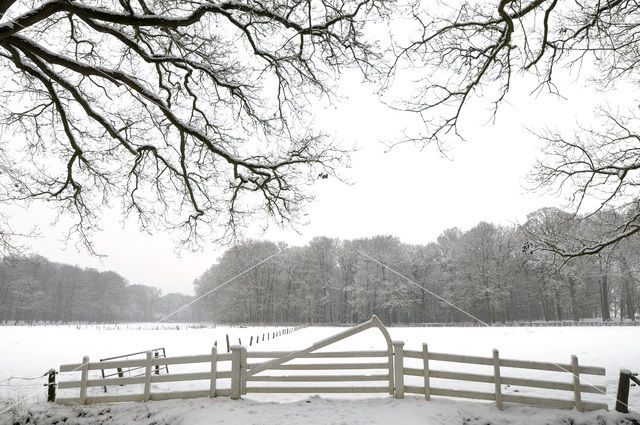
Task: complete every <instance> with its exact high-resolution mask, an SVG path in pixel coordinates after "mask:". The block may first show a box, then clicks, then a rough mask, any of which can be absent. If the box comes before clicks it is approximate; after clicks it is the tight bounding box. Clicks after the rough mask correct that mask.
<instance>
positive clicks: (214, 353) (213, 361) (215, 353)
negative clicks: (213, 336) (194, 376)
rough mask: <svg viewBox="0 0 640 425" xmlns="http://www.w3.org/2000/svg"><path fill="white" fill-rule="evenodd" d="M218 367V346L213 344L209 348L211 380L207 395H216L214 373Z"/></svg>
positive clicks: (215, 373)
mask: <svg viewBox="0 0 640 425" xmlns="http://www.w3.org/2000/svg"><path fill="white" fill-rule="evenodd" d="M217 369H218V348H217V347H216V346H215V345H214V346H213V348H211V382H210V384H209V397H211V398H214V397H215V396H216V379H217V377H216V375H217Z"/></svg>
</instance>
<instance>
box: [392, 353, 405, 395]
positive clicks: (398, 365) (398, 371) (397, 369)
mask: <svg viewBox="0 0 640 425" xmlns="http://www.w3.org/2000/svg"><path fill="white" fill-rule="evenodd" d="M403 346H404V342H403V341H393V373H394V377H395V384H396V386H395V391H394V392H393V395H394V397H395V398H404V353H403V348H402V347H403Z"/></svg>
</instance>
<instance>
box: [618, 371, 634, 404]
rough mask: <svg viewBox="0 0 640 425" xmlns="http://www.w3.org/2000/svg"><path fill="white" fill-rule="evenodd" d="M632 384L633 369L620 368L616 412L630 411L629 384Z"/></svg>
mask: <svg viewBox="0 0 640 425" xmlns="http://www.w3.org/2000/svg"><path fill="white" fill-rule="evenodd" d="M630 384H631V371H630V370H629V369H622V370H620V379H619V380H618V396H617V397H616V412H621V413H629V385H630Z"/></svg>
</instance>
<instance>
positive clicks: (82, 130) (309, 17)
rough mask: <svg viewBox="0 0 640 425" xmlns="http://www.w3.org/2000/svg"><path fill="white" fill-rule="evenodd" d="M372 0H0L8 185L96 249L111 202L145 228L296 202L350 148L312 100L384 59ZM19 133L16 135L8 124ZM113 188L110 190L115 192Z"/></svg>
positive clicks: (0, 183) (278, 213)
mask: <svg viewBox="0 0 640 425" xmlns="http://www.w3.org/2000/svg"><path fill="white" fill-rule="evenodd" d="M384 12H385V11H384V10H383V6H382V5H381V3H379V2H378V1H377V0H348V1H334V0H321V1H317V2H316V1H313V2H312V1H311V0H302V1H291V2H290V1H278V0H270V1H266V2H258V1H253V0H247V1H223V2H210V1H204V0H203V1H183V0H120V1H118V2H115V1H100V2H89V1H64V0H52V1H47V2H45V3H39V2H28V1H22V2H18V1H16V0H2V1H0V76H1V77H0V78H2V84H1V85H2V89H1V91H0V97H1V99H0V104H1V105H2V106H1V107H0V130H3V131H4V133H3V135H2V145H1V146H0V169H1V170H2V173H1V177H0V199H1V200H2V201H4V202H7V203H15V202H29V201H32V200H47V201H55V203H56V205H57V206H58V207H59V209H60V212H62V213H70V214H72V215H73V216H74V217H75V225H74V226H73V228H72V229H71V230H70V234H72V233H76V234H77V235H79V237H80V239H79V240H80V241H82V242H83V243H84V244H85V245H86V246H87V247H88V248H89V249H90V250H93V245H92V242H91V238H90V235H91V233H92V231H94V230H95V229H96V228H98V227H99V222H100V214H101V212H102V210H103V208H104V206H106V205H110V204H113V203H114V201H117V202H119V201H120V200H122V201H123V208H124V211H125V214H130V213H133V214H135V215H136V216H137V217H138V219H139V222H140V224H141V226H142V228H144V229H153V228H170V229H179V230H180V231H181V232H182V233H180V235H181V238H182V242H185V243H186V242H189V243H191V242H194V241H197V238H198V235H199V234H201V232H202V230H200V231H199V229H200V228H202V226H198V223H202V222H204V223H207V224H208V225H210V226H205V228H207V229H213V234H214V235H217V236H220V235H229V234H233V233H234V232H235V231H236V229H238V227H239V226H241V225H242V224H243V223H244V222H245V221H246V219H247V218H248V217H253V213H255V212H262V213H264V212H266V213H267V214H269V215H270V216H271V217H275V219H276V220H277V221H279V222H280V223H287V222H289V221H290V220H292V219H295V218H296V217H297V214H298V212H299V209H300V208H301V206H303V204H304V202H305V201H306V200H307V199H308V197H309V191H308V190H307V189H308V186H309V185H310V183H311V182H312V181H313V180H315V179H317V178H318V175H323V176H324V175H326V174H327V173H333V172H335V171H336V167H338V166H340V164H341V163H342V161H344V160H345V159H346V154H347V152H345V151H343V150H341V149H339V148H337V147H336V146H335V145H334V144H332V143H331V141H330V140H328V138H327V137H326V136H325V135H324V134H323V133H322V132H318V131H316V130H314V129H313V128H312V127H311V123H310V119H309V118H310V117H309V114H305V113H304V112H303V111H305V110H306V109H307V106H308V102H309V101H314V100H317V99H318V98H320V97H324V96H326V95H330V94H331V84H330V83H331V82H332V80H333V78H334V77H335V75H336V73H338V72H340V70H341V69H343V67H359V68H360V69H361V70H362V71H363V72H364V73H365V74H368V73H370V72H372V71H373V70H374V67H375V66H376V62H377V61H378V60H379V57H378V56H377V55H376V54H375V53H374V51H373V49H372V43H368V42H367V41H366V40H364V39H363V37H362V29H363V20H364V18H363V17H364V16H368V17H371V18H373V17H376V16H380V15H381V14H384ZM10 133H11V134H13V137H10ZM117 202H116V203H117Z"/></svg>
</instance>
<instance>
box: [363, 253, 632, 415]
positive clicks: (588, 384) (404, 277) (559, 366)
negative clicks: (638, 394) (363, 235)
mask: <svg viewBox="0 0 640 425" xmlns="http://www.w3.org/2000/svg"><path fill="white" fill-rule="evenodd" d="M358 252H359V253H360V254H361V255H362V256H364V257H366V258H368V259H370V260H371V261H373V262H375V263H377V264H379V265H380V266H382V267H384V268H386V269H387V270H389V271H390V272H392V273H394V274H395V275H397V276H399V277H401V278H402V279H404V280H406V281H407V282H408V283H410V284H412V285H415V286H417V287H418V288H420V289H422V290H424V291H425V292H427V293H429V294H430V295H433V296H434V297H436V298H437V299H439V300H440V301H443V302H444V303H446V304H447V305H450V306H451V307H453V308H455V309H456V310H458V311H460V312H462V313H464V314H465V315H467V316H469V317H471V318H472V319H474V320H476V321H477V322H478V323H480V324H482V325H483V326H485V327H491V325H489V324H488V323H487V322H485V321H483V320H481V319H479V318H477V317H476V316H474V315H473V314H471V313H469V312H468V311H466V310H465V309H463V308H460V307H458V306H457V305H455V304H454V303H452V302H451V301H449V300H447V299H445V298H442V297H441V296H440V295H438V294H436V293H434V292H433V291H430V290H429V289H427V288H425V287H424V286H422V285H420V284H419V283H417V282H414V281H413V280H411V279H410V278H408V277H407V276H405V275H403V274H402V273H400V272H398V271H397V270H395V269H394V268H392V267H390V266H388V265H386V264H384V263H382V262H380V261H378V260H377V259H375V258H373V257H372V256H370V255H369V254H367V253H365V252H363V251H361V250H358ZM549 363H551V364H552V365H554V366H556V367H557V368H558V369H560V370H561V371H563V372H567V373H570V374H571V375H572V376H573V377H576V378H578V379H580V381H581V383H584V384H585V385H587V386H589V387H591V388H593V389H595V390H596V392H598V393H599V394H602V395H604V396H605V397H607V398H610V399H611V400H613V401H615V402H616V403H617V402H618V399H617V398H615V397H613V396H611V395H609V394H607V393H606V392H605V391H602V390H601V389H600V388H598V387H597V386H595V385H594V384H592V383H591V382H589V381H587V380H586V379H582V378H580V377H579V375H576V374H575V373H574V372H573V371H571V370H568V369H567V368H565V367H564V366H562V365H560V364H558V363H555V362H549ZM622 404H624V405H625V407H627V409H629V410H630V411H633V412H634V413H640V411H639V410H636V409H634V408H632V407H631V406H629V405H628V404H626V403H622Z"/></svg>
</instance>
